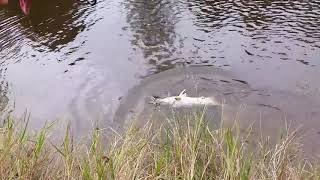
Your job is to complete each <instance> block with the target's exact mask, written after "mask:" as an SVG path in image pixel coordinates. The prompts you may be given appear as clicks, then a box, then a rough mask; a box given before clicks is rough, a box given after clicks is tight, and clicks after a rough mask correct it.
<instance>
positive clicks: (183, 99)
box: [154, 90, 219, 108]
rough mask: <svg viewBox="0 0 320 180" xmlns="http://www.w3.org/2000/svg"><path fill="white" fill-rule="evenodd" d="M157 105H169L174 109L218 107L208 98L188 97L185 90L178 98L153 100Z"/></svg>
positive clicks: (215, 102) (216, 103)
mask: <svg viewBox="0 0 320 180" xmlns="http://www.w3.org/2000/svg"><path fill="white" fill-rule="evenodd" d="M154 102H155V104H157V105H170V106H172V107H174V108H178V107H191V106H218V105H219V103H218V102H217V101H215V100H214V99H213V98H210V97H188V96H187V94H186V90H183V91H182V92H181V93H180V94H179V96H171V97H166V98H159V99H154Z"/></svg>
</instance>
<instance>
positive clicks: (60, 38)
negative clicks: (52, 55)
mask: <svg viewBox="0 0 320 180" xmlns="http://www.w3.org/2000/svg"><path fill="white" fill-rule="evenodd" d="M93 10H94V8H93V7H92V6H90V5H89V4H88V2H87V1H86V0H83V1H73V0H71V1H61V0H59V1H34V2H33V4H32V10H31V14H30V16H28V17H26V16H24V15H23V14H21V13H18V12H17V11H14V10H11V9H6V10H2V11H0V26H1V33H0V45H1V46H0V48H1V53H0V57H1V59H2V60H4V59H15V60H17V61H19V60H20V58H21V57H20V56H21V55H22V56H28V52H26V50H24V47H25V46H27V44H28V45H30V46H31V48H32V51H33V50H36V51H38V52H39V53H46V52H50V51H56V52H58V51H60V50H61V48H63V47H65V46H66V45H67V44H68V43H70V42H72V41H74V40H75V38H76V36H77V35H78V34H80V33H81V32H82V31H84V30H89V27H90V26H91V25H93V24H94V23H95V22H90V21H89V22H88V21H86V20H87V16H88V15H89V14H90V13H91V12H92V11H93ZM81 43H85V42H81ZM79 46H81V44H80V45H78V47H77V46H76V47H69V51H68V52H66V55H67V54H69V53H73V52H75V51H76V49H77V48H79ZM31 56H32V57H33V58H34V59H35V58H36V57H35V56H36V55H35V54H31ZM59 60H61V59H59Z"/></svg>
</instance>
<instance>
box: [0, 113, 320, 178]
mask: <svg viewBox="0 0 320 180" xmlns="http://www.w3.org/2000/svg"><path fill="white" fill-rule="evenodd" d="M21 122H23V123H21ZM28 122H29V118H28V117H26V118H25V120H22V121H19V122H17V121H15V120H13V119H12V118H8V119H7V120H6V122H5V123H4V124H3V126H2V127H1V128H0V179H84V180H91V179H92V180H93V179H190V180H191V179H230V180H231V179H232V180H233V179H234V180H236V179H241V180H250V179H279V180H284V179H293V180H298V179H319V178H320V173H319V169H318V167H317V166H315V163H314V162H311V161H309V160H306V159H305V158H304V157H303V153H302V151H301V149H300V148H301V146H300V144H299V136H298V135H297V134H298V133H297V131H292V132H290V131H286V133H285V134H284V135H283V136H282V137H281V138H279V139H278V140H277V141H275V142H274V143H273V142H272V143H271V141H270V139H268V138H262V136H261V137H256V136H255V135H253V134H252V133H251V130H250V128H248V131H246V133H241V132H240V130H239V127H238V126H237V125H236V123H235V125H234V126H233V127H220V128H211V127H210V126H209V125H208V124H207V122H206V121H205V118H204V113H194V115H193V116H190V117H181V118H173V119H167V120H166V122H165V123H164V124H162V125H160V126H157V127H156V126H155V125H153V123H152V122H148V123H146V124H145V125H144V126H143V127H135V126H134V125H130V126H128V128H127V129H126V130H125V131H124V132H123V133H120V134H119V133H116V132H114V133H113V134H114V135H113V136H112V137H108V140H105V138H103V137H104V136H103V133H104V131H105V130H102V129H98V128H94V129H93V130H92V132H91V137H90V138H89V139H88V142H89V143H82V144H81V143H80V141H79V142H78V143H77V142H75V141H74V140H73V138H72V135H71V133H70V127H69V126H68V127H67V128H66V130H65V135H64V138H62V139H61V141H59V140H58V142H57V143H53V142H51V141H50V138H52V137H50V134H52V126H54V124H48V125H46V126H45V127H44V128H42V129H41V130H39V131H38V132H36V133H31V132H30V131H29V129H28Z"/></svg>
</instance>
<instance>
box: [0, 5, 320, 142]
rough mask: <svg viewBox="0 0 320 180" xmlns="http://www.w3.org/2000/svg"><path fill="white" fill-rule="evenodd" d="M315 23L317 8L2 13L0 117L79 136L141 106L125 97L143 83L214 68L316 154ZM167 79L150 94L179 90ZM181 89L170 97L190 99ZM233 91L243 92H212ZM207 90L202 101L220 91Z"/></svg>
mask: <svg viewBox="0 0 320 180" xmlns="http://www.w3.org/2000/svg"><path fill="white" fill-rule="evenodd" d="M319 19H320V1H317V0H308V1H307V0H299V1H298V0H291V1H279V0H268V1H262V0H253V1H245V0H233V1H225V0H224V1H220V0H99V1H98V2H97V4H96V5H93V6H92V5H90V4H89V3H88V2H87V1H85V0H82V1H79V0H68V1H62V0H60V1H49V0H48V1H42V2H41V3H38V2H36V1H35V2H34V4H33V7H32V10H31V14H30V16H24V15H22V14H21V13H20V12H19V11H17V10H14V9H10V8H6V7H2V8H1V9H0V60H1V62H0V70H1V74H0V75H1V84H0V85H1V86H0V87H1V88H0V90H1V100H0V106H1V110H2V111H5V112H10V111H13V113H14V114H15V115H21V114H22V113H23V112H24V111H26V110H27V111H29V112H31V113H32V119H33V121H32V122H31V124H32V126H33V127H35V128H38V127H42V126H43V125H44V123H45V122H46V121H48V120H52V119H57V118H59V119H68V120H70V121H72V122H74V124H75V127H76V129H78V130H79V131H82V130H83V129H86V128H88V126H90V123H92V122H93V121H96V120H98V121H99V122H100V123H102V124H104V125H107V126H109V125H111V126H112V125H114V124H117V123H118V122H117V120H115V118H114V116H115V114H118V115H119V113H120V114H121V113H126V111H123V110H121V109H120V110H119V107H122V106H123V107H125V108H127V109H128V110H129V108H130V107H127V106H125V105H123V104H126V103H127V104H132V105H133V106H134V105H135V104H139V102H138V101H139V100H137V98H134V99H135V101H134V102H128V101H130V100H128V99H130V98H127V97H128V96H132V95H131V94H130V93H131V92H132V89H135V91H136V90H137V89H139V90H140V91H144V90H145V89H146V88H145V87H144V85H145V83H144V81H145V79H148V78H151V79H152V78H153V76H157V75H158V74H162V73H165V72H167V70H170V69H171V70H170V71H172V69H173V71H174V69H176V68H178V69H179V68H184V67H193V66H198V67H199V66H200V67H208V68H207V69H205V70H203V71H206V72H208V74H210V71H214V69H210V68H209V67H214V68H218V69H221V70H223V71H225V72H228V73H230V74H232V77H233V78H231V79H235V80H237V83H239V82H240V84H241V83H242V84H246V85H248V86H250V87H246V88H244V89H247V90H248V89H250V90H251V92H257V89H259V92H260V93H257V94H258V95H261V96H259V97H258V98H257V97H255V96H258V95H257V94H256V95H250V96H249V98H248V96H245V97H246V98H247V99H249V100H247V101H245V102H249V103H250V102H255V103H252V104H256V105H259V106H256V107H254V109H252V111H254V112H260V110H259V109H257V107H261V108H267V109H268V108H269V109H271V111H274V110H281V112H282V114H286V113H288V116H284V118H287V117H288V118H292V119H297V122H299V123H300V124H302V125H305V126H306V127H307V129H308V128H310V129H313V131H312V132H313V135H312V137H313V138H311V140H314V141H311V140H310V141H309V144H313V145H314V144H315V143H314V142H315V141H316V139H317V137H318V136H319V135H318V134H319V130H320V122H318V120H319V117H320V105H319V104H320V81H319V75H320V31H319V29H320V20H319ZM196 71H197V70H196ZM168 74H169V75H168V76H166V75H164V76H161V78H162V79H160V80H159V79H158V80H159V81H161V83H156V82H154V81H157V78H155V80H154V81H152V82H153V83H154V84H155V85H154V87H152V88H151V89H152V92H149V94H150V95H151V94H152V93H156V94H157V93H158V94H159V93H160V94H161V93H162V95H163V94H164V92H168V91H170V87H171V86H173V85H174V84H175V83H180V82H181V79H180V80H179V82H178V80H177V82H175V81H174V80H173V81H170V80H171V79H172V78H173V76H175V77H178V76H179V75H177V74H171V75H170V73H168ZM204 74H206V73H204ZM213 76H216V75H213ZM199 78H200V79H201V78H202V81H203V82H202V85H200V86H203V88H204V89H205V88H206V87H213V86H215V85H214V83H213V84H211V85H207V86H206V85H205V84H206V83H208V81H210V80H211V79H210V78H211V77H200V76H199V77H198V79H199ZM173 79H174V78H173ZM177 79H179V78H177ZM147 81H148V80H147ZM205 81H206V82H205ZM166 82H168V83H166ZM169 82H170V83H169ZM220 82H229V81H227V80H223V81H220ZM188 83H189V84H188V85H185V86H184V85H183V83H182V85H181V84H180V85H179V88H180V89H179V88H176V89H175V90H174V91H175V92H174V93H177V92H178V90H181V89H182V88H187V89H188V88H189V91H193V90H192V88H191V86H192V82H191V81H190V82H188ZM197 83H198V82H195V83H194V84H197ZM200 83H201V82H200ZM190 84H191V85H190ZM150 86H152V83H151V85H150ZM137 87H138V88H137ZM148 87H149V85H148ZM168 87H169V88H168ZM221 87H222V86H221ZM233 87H237V88H238V89H239V87H242V86H238V85H232V86H229V87H228V88H225V89H224V88H220V91H219V92H222V91H226V89H228V90H231V89H232V88H233ZM237 88H235V89H237ZM164 89H165V90H164ZM209 89H211V91H208V90H207V91H205V90H202V92H203V94H208V95H212V94H215V93H213V92H214V91H217V89H212V88H209ZM148 91H150V88H149V90H148ZM231 91H232V90H231ZM199 92H200V91H199ZM199 92H197V94H199ZM210 92H212V93H210ZM261 92H262V93H261ZM171 93H173V92H171ZM224 93H226V94H227V93H228V92H224ZM147 94H148V93H147ZM200 95H202V94H201V93H200ZM137 97H138V96H137ZM241 97H244V96H237V98H236V99H238V100H239V101H241ZM261 97H262V98H261ZM263 97H270V98H263ZM257 99H258V100H257ZM123 101H127V102H123ZM249 109H250V108H249ZM129 111H130V110H129ZM127 113H128V112H127ZM290 113H291V114H290ZM272 114H275V113H272ZM122 115H123V114H122ZM260 115H261V113H260ZM268 117H269V118H266V119H265V121H269V122H270V123H269V125H268V127H270V128H272V127H274V126H277V125H276V121H278V119H279V118H272V117H273V116H268ZM271 119H273V120H271ZM266 126H267V125H266ZM318 128H319V129H318ZM314 146H315V145H314ZM316 147H320V145H319V146H318V145H316Z"/></svg>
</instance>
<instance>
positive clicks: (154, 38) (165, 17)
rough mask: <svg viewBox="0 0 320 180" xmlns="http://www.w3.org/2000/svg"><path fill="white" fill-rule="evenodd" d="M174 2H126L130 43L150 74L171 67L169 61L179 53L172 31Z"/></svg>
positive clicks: (174, 12) (157, 0)
mask: <svg viewBox="0 0 320 180" xmlns="http://www.w3.org/2000/svg"><path fill="white" fill-rule="evenodd" d="M177 3H178V2H177V1H171V0H154V1H150V0H129V1H126V2H125V8H126V9H128V12H127V21H128V25H129V29H130V31H131V32H132V33H133V35H132V36H133V39H132V40H131V43H132V45H133V48H139V50H141V51H142V53H143V55H144V58H145V59H146V61H147V63H149V64H150V65H151V71H154V72H160V71H163V70H166V69H170V68H173V67H174V65H173V64H172V63H173V62H172V61H170V60H168V59H170V58H172V56H173V55H174V54H175V53H176V51H178V48H177V47H176V46H178V45H179V44H176V40H177V38H178V37H177V34H176V30H175V26H176V23H177V22H178V13H179V9H178V8H177V6H176V4H177ZM180 43H181V42H180ZM178 47H179V46H178ZM164 59H166V60H164Z"/></svg>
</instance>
